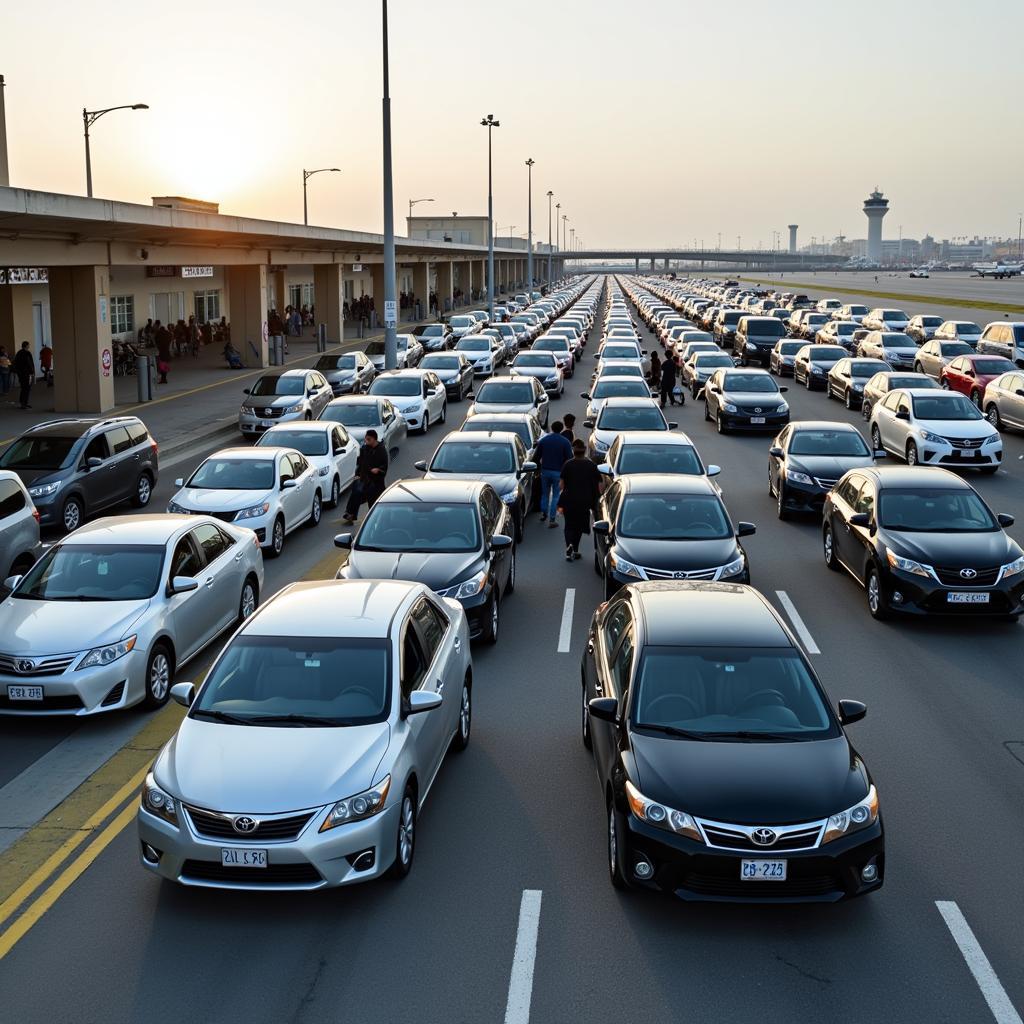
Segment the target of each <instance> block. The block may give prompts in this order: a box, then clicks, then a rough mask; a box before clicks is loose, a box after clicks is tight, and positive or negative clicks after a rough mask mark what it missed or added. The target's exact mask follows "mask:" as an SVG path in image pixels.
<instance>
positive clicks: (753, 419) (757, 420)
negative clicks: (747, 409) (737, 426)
mask: <svg viewBox="0 0 1024 1024" xmlns="http://www.w3.org/2000/svg"><path fill="white" fill-rule="evenodd" d="M750 422H751V423H753V424H755V425H756V424H758V423H764V417H763V416H751V417H750Z"/></svg>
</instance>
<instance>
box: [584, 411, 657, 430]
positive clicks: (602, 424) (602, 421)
mask: <svg viewBox="0 0 1024 1024" xmlns="http://www.w3.org/2000/svg"><path fill="white" fill-rule="evenodd" d="M597 429H598V430H668V424H667V423H666V422H665V417H664V416H663V415H662V413H661V410H660V409H659V408H658V407H657V406H654V405H606V406H605V407H604V408H603V409H602V410H601V416H600V417H599V419H598V421H597Z"/></svg>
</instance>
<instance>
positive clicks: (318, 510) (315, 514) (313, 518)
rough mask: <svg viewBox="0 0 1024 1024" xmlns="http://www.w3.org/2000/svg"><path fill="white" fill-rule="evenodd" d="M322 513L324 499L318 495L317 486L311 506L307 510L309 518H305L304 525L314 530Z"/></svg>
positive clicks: (318, 489)
mask: <svg viewBox="0 0 1024 1024" xmlns="http://www.w3.org/2000/svg"><path fill="white" fill-rule="evenodd" d="M323 514H324V500H323V498H322V497H321V496H320V488H319V487H318V488H317V489H316V491H315V492H314V494H313V506H312V508H310V510H309V518H308V519H307V520H306V525H307V526H308V527H309V528H310V529H311V530H315V529H316V528H317V527H318V526H319V525H320V520H321V519H322V518H323Z"/></svg>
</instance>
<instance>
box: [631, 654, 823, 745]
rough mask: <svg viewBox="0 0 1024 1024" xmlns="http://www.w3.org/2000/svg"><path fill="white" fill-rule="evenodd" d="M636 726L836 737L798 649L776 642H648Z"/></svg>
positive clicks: (740, 736)
mask: <svg viewBox="0 0 1024 1024" xmlns="http://www.w3.org/2000/svg"><path fill="white" fill-rule="evenodd" d="M636 678H637V682H636V696H635V698H634V700H633V725H634V727H635V728H638V729H642V728H644V727H645V726H650V727H654V728H658V727H660V728H661V730H663V731H668V730H671V729H679V730H681V731H682V732H683V733H684V737H682V738H686V737H685V734H690V733H695V734H697V737H696V738H700V739H716V740H726V741H734V742H757V741H758V739H759V737H760V738H762V739H763V741H764V742H771V741H773V740H814V739H825V738H828V737H834V736H838V735H839V729H838V726H837V725H836V723H835V720H834V719H833V718H832V716H831V715H830V714H829V711H828V707H827V704H826V702H825V699H824V696H823V694H822V692H821V690H820V689H819V688H818V686H817V685H816V684H815V681H814V679H813V677H812V676H811V673H810V672H809V671H808V669H807V666H806V665H805V664H804V661H803V659H802V658H801V657H800V655H799V654H798V653H797V652H796V651H795V650H792V649H791V648H777V647H766V648H758V647H746V648H744V647H731V648H715V647H646V648H644V650H643V653H642V655H641V658H640V665H639V668H638V670H637V677H636Z"/></svg>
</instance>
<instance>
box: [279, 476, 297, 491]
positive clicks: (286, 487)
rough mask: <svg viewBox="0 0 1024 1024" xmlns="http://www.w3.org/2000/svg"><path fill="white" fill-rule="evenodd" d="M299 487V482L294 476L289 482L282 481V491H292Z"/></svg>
mask: <svg viewBox="0 0 1024 1024" xmlns="http://www.w3.org/2000/svg"><path fill="white" fill-rule="evenodd" d="M297 486H298V481H297V480H296V479H295V477H293V476H291V477H289V478H288V479H287V480H282V481H281V490H282V491H290V490H291V489H292V488H293V487H297Z"/></svg>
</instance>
